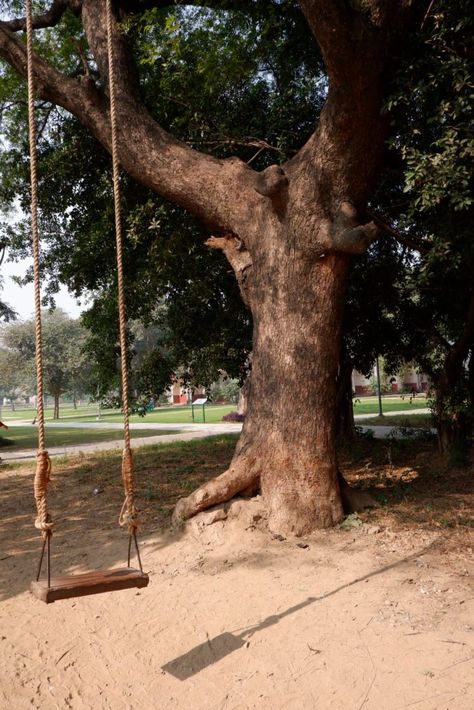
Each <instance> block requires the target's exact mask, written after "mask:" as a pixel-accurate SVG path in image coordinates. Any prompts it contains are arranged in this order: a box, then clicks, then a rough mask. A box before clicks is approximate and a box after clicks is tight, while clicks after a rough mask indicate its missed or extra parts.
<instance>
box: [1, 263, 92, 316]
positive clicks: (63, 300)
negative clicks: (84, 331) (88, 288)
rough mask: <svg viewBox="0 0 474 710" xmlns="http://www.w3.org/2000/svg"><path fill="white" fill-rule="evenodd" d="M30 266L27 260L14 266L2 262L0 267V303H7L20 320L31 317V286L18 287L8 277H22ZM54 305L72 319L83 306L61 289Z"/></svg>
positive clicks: (32, 308)
mask: <svg viewBox="0 0 474 710" xmlns="http://www.w3.org/2000/svg"><path fill="white" fill-rule="evenodd" d="M30 265H31V259H28V260H25V261H21V262H18V263H16V264H14V263H9V262H5V261H4V262H3V264H2V265H1V267H0V273H1V275H2V277H3V290H2V291H1V293H0V297H1V299H2V301H5V303H8V305H9V306H11V308H13V309H14V310H15V311H16V312H17V313H18V315H19V316H20V318H29V317H30V316H31V315H33V311H34V303H33V284H29V285H28V286H18V285H17V284H16V283H15V282H14V281H12V279H11V278H10V277H11V276H24V274H25V272H26V270H27V269H28V267H29V266H30ZM56 305H57V306H58V307H60V308H62V309H63V310H64V311H66V313H69V315H71V316H72V317H73V318H77V316H78V315H79V313H80V312H81V310H82V308H83V306H80V305H78V303H77V302H76V299H75V298H73V297H72V296H71V295H70V294H69V293H68V291H67V290H66V289H65V288H62V289H61V291H60V292H59V293H58V294H57V296H56Z"/></svg>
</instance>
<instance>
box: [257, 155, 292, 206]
mask: <svg viewBox="0 0 474 710" xmlns="http://www.w3.org/2000/svg"><path fill="white" fill-rule="evenodd" d="M255 190H256V191H257V192H258V194H259V195H263V197H268V198H269V199H270V200H271V201H272V205H273V208H274V210H275V212H276V214H277V215H278V217H280V218H281V217H283V215H284V213H285V209H286V203H287V201H288V178H287V176H286V173H285V171H284V170H283V168H281V167H280V166H279V165H270V167H268V168H266V170H264V171H263V172H261V173H258V174H257V175H256V185H255Z"/></svg>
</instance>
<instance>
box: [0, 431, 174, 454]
mask: <svg viewBox="0 0 474 710" xmlns="http://www.w3.org/2000/svg"><path fill="white" fill-rule="evenodd" d="M173 433H176V430H175V431H171V430H166V429H161V430H157V429H133V430H132V432H131V435H132V439H134V438H136V437H143V436H162V435H163V434H173ZM0 438H1V439H4V440H8V441H11V442H13V443H12V444H6V445H4V446H3V445H0V452H1V451H17V450H20V449H35V448H36V446H37V444H38V434H37V429H36V427H31V426H11V427H10V429H8V431H5V430H2V434H1V436H0ZM122 438H123V432H122V431H121V430H120V429H89V428H86V427H85V428H84V429H78V428H72V427H67V426H64V427H54V428H53V427H50V428H48V427H46V445H47V446H49V447H53V446H72V445H74V444H94V443H96V442H100V441H119V440H120V439H122ZM0 456H1V453H0Z"/></svg>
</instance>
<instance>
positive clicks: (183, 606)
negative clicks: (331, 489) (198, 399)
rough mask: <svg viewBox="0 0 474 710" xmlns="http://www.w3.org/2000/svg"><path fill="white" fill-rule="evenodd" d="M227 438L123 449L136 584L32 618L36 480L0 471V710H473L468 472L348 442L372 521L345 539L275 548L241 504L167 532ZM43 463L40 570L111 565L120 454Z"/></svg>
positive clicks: (117, 535) (320, 536) (254, 507)
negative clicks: (130, 467)
mask: <svg viewBox="0 0 474 710" xmlns="http://www.w3.org/2000/svg"><path fill="white" fill-rule="evenodd" d="M234 442H235V440H234V439H232V437H223V438H222V439H221V438H218V439H213V440H210V441H203V442H192V443H187V444H184V445H183V444H181V445H176V446H171V447H166V448H164V449H158V448H157V447H153V448H152V449H143V450H141V451H139V452H137V455H136V461H137V474H138V489H139V491H138V492H139V502H140V507H141V509H142V520H143V526H142V534H141V539H142V553H143V561H144V565H145V568H146V569H147V571H149V572H150V577H151V582H150V586H149V587H148V588H147V589H145V590H141V591H140V592H134V591H124V592H117V593H115V594H113V595H102V596H97V597H90V598H83V599H77V600H68V601H65V602H57V603H56V604H53V605H51V606H48V607H46V606H45V605H42V604H41V603H40V602H38V601H36V600H35V599H33V598H32V597H31V596H30V595H29V593H28V592H27V588H28V584H29V580H30V579H31V577H32V575H33V574H34V569H35V565H36V558H37V553H38V546H39V541H38V537H37V534H36V531H35V530H34V528H33V526H32V519H33V499H32V494H31V483H32V480H31V479H32V472H33V467H32V466H31V465H28V466H25V467H16V468H2V469H0V488H1V500H2V518H1V520H0V535H1V538H0V539H1V540H2V543H1V552H0V582H1V589H0V593H1V597H0V598H1V602H0V668H1V669H2V670H1V675H2V681H1V684H0V708H2V710H3V708H5V709H7V708H8V709H9V708H15V710H16V709H17V708H18V709H22V708H41V710H48V709H49V708H67V707H70V708H77V709H86V708H87V709H88V710H89V709H90V708H92V707H93V708H104V709H105V708H107V709H108V710H109V709H110V708H113V710H122V708H124V709H125V708H130V709H131V708H133V710H136V709H138V708H140V709H141V708H143V709H145V710H148V709H150V710H151V709H155V708H160V710H161V708H166V709H167V708H178V709H179V710H188V709H189V710H191V709H193V710H195V709H197V710H201V709H202V710H210V709H211V708H212V709H216V710H217V709H219V710H220V709H222V710H224V709H232V710H241V709H242V710H243V709H247V708H249V709H250V708H259V709H260V708H263V709H264V710H266V709H268V710H270V709H271V710H273V709H275V708H277V709H278V710H279V709H280V708H281V709H283V708H285V709H286V708H288V709H295V710H306V708H307V709H308V710H309V709H311V710H313V709H314V708H321V709H322V710H325V709H326V708H331V709H332V708H334V709H336V710H340V709H345V708H350V709H351V710H352V709H353V708H355V709H356V710H362V708H364V709H365V710H397V709H399V708H400V709H402V708H412V707H414V708H417V709H422V710H435V708H436V709H438V708H439V710H442V709H443V710H446V709H449V710H464V709H466V710H467V709H468V708H469V710H470V708H471V707H472V706H473V687H472V678H473V674H472V668H473V659H474V650H473V643H472V630H473V624H474V622H473V597H474V594H473V590H472V585H471V583H470V576H469V573H470V568H471V564H472V544H473V540H472V530H471V528H470V527H469V525H470V520H471V518H470V516H471V514H472V507H471V502H472V499H471V491H470V486H471V483H470V481H471V480H472V478H471V476H472V470H471V471H470V470H469V469H459V470H454V469H452V470H450V469H448V468H446V467H443V464H442V463H441V462H440V461H439V459H437V457H436V455H435V453H434V451H433V450H432V449H431V448H430V447H429V446H428V445H427V444H425V445H419V446H418V447H417V449H416V452H415V454H413V448H410V447H404V446H398V445H392V446H391V448H390V449H389V448H387V445H386V444H384V443H382V442H362V443H361V444H358V445H357V446H356V447H355V448H354V449H353V450H352V451H351V456H350V458H349V456H348V454H345V453H344V452H342V466H343V471H344V474H345V475H346V476H347V478H348V479H349V480H350V481H351V482H352V483H357V485H360V486H361V487H370V488H371V489H375V491H376V495H377V496H378V497H379V500H380V503H381V507H380V508H378V509H376V510H374V511H370V512H367V513H364V514H361V515H359V516H352V517H351V518H350V519H348V521H346V524H345V526H342V527H341V528H338V529H335V530H330V531H321V532H319V533H317V534H314V535H311V536H309V537H307V538H304V539H298V540H290V539H279V538H278V537H274V536H272V535H271V534H270V533H269V532H268V530H267V529H266V525H265V512H264V510H263V508H262V506H261V503H260V500H259V499H258V498H257V499H252V500H251V501H242V500H238V501H236V502H234V503H232V504H231V505H227V506H222V507H220V508H219V509H217V510H214V511H210V512H207V513H204V514H203V515H201V516H199V517H198V518H196V519H195V520H193V521H191V522H190V523H189V524H188V525H187V527H186V529H183V530H181V531H178V532H175V533H174V534H170V533H168V532H166V527H167V525H168V521H169V516H170V513H171V510H172V507H173V505H174V502H175V501H176V499H177V497H179V496H180V495H183V494H186V493H187V492H188V491H189V490H191V489H192V488H194V487H195V486H196V485H197V484H199V483H200V482H201V481H203V480H206V479H207V478H209V477H210V476H212V475H215V474H216V473H218V472H219V471H222V470H223V469H224V468H225V466H226V465H227V463H228V460H229V458H230V456H231V453H232V447H233V445H234ZM54 465H55V486H54V490H53V491H52V495H51V509H52V511H53V513H54V517H55V520H56V522H57V528H58V529H57V533H56V534H55V536H54V548H53V550H54V555H53V564H54V567H55V569H56V570H57V571H58V572H59V571H61V572H64V571H69V572H71V571H75V570H77V571H79V570H84V569H88V568H90V567H106V566H114V565H117V564H120V563H121V562H122V561H123V560H124V557H125V554H126V536H124V534H123V533H122V532H121V531H119V530H118V529H117V527H116V518H117V515H118V511H119V508H120V502H121V488H120V473H119V458H118V456H117V455H112V456H103V455H102V456H100V455H97V456H94V457H92V458H90V459H88V460H87V461H86V460H85V459H84V458H77V459H73V460H69V461H68V462H67V463H66V462H63V463H59V464H58V462H55V464H54Z"/></svg>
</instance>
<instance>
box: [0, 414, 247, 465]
mask: <svg viewBox="0 0 474 710" xmlns="http://www.w3.org/2000/svg"><path fill="white" fill-rule="evenodd" d="M48 426H49V425H48ZM53 426H58V425H56V424H55V425H53ZM131 427H132V428H133V427H134V425H133V424H132V425H131ZM187 427H188V429H187V430H186V431H183V429H185V428H187ZM191 427H192V430H191ZM120 428H121V427H120ZM135 428H138V429H143V428H144V427H143V426H142V425H137V426H136V427H135ZM146 428H147V429H148V427H146ZM150 428H153V429H158V430H159V429H167V430H169V429H173V428H174V427H172V426H169V425H168V424H166V425H165V424H163V425H162V424H155V426H153V427H150ZM241 428H242V425H241V424H227V423H222V424H193V425H183V426H179V427H176V433H175V434H162V435H161V436H160V435H157V436H143V437H136V438H134V439H132V446H133V448H134V449H137V448H138V447H140V446H150V445H151V444H166V443H170V442H173V441H191V440H192V439H203V438H204V437H206V436H219V434H233V433H238V432H239V431H240V430H241ZM122 448H123V443H122V441H120V440H119V441H98V442H95V443H92V444H73V445H71V446H52V447H50V448H48V451H49V454H50V456H74V455H77V454H80V453H95V452H97V451H113V450H118V449H122ZM0 452H1V453H0V461H5V462H7V461H27V460H29V459H35V458H36V450H35V449H23V450H17V451H3V450H0Z"/></svg>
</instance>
